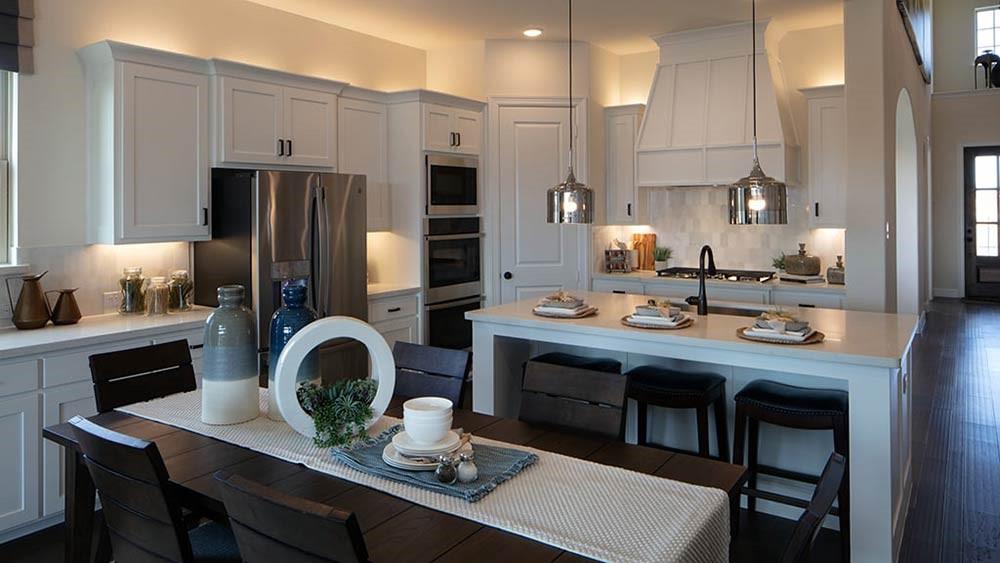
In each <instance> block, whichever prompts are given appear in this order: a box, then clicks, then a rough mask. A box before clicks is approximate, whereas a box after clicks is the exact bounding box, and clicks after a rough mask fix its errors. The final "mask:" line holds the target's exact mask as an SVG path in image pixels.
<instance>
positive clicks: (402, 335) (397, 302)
mask: <svg viewBox="0 0 1000 563" xmlns="http://www.w3.org/2000/svg"><path fill="white" fill-rule="evenodd" d="M368 322H370V323H371V325H372V326H373V327H375V330H377V331H378V332H379V334H381V335H382V336H383V337H384V338H385V340H386V342H388V343H389V347H390V348H392V345H393V344H395V343H396V342H397V341H399V340H402V341H403V342H412V343H414V344H419V343H420V300H419V298H418V295H417V293H416V290H414V293H411V294H407V295H394V296H392V297H379V296H377V295H376V296H374V297H372V298H371V299H369V300H368Z"/></svg>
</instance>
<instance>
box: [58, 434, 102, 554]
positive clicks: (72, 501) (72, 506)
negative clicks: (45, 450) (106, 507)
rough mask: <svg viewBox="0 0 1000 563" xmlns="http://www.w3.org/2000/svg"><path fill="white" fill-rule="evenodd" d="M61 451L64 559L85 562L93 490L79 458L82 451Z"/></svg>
mask: <svg viewBox="0 0 1000 563" xmlns="http://www.w3.org/2000/svg"><path fill="white" fill-rule="evenodd" d="M65 454H66V455H65V456H63V464H64V466H63V468H64V470H65V479H66V485H65V487H66V491H65V495H66V496H65V502H66V513H65V530H66V540H65V541H66V545H65V546H64V548H65V561H66V562H67V563H84V562H86V563H89V562H90V544H91V538H92V535H93V530H94V495H96V494H97V491H96V489H95V488H94V482H93V481H91V479H90V472H89V471H88V470H87V466H86V463H85V462H84V461H83V454H81V453H80V452H78V451H76V450H66V452H65Z"/></svg>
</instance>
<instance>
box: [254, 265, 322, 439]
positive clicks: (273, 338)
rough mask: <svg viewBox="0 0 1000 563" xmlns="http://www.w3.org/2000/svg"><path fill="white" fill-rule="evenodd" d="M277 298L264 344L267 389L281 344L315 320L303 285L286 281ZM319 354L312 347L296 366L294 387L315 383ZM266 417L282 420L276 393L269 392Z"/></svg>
mask: <svg viewBox="0 0 1000 563" xmlns="http://www.w3.org/2000/svg"><path fill="white" fill-rule="evenodd" d="M281 299H282V302H283V305H282V306H281V308H280V309H278V310H277V311H275V312H274V315H273V316H272V317H271V333H270V343H269V348H268V362H267V385H268V388H269V389H274V374H275V370H276V368H277V365H278V357H279V356H281V350H282V349H284V347H285V344H287V343H288V341H289V340H291V339H292V336H294V335H295V333H296V332H298V331H300V330H302V328H303V327H305V326H306V325H307V324H309V323H311V322H313V321H315V320H316V318H317V316H316V312H315V311H313V310H312V309H310V308H309V307H307V306H306V287H305V286H304V285H301V284H298V283H295V282H290V283H286V284H285V286H284V287H283V288H282V289H281ZM319 379H320V373H319V357H318V352H316V351H315V350H313V351H312V352H310V353H309V354H308V355H307V356H306V359H305V360H304V361H303V362H302V365H301V366H299V371H298V376H297V377H296V378H295V384H296V388H297V387H298V386H299V385H302V384H303V383H306V382H314V383H318V382H319ZM268 396H269V400H268V408H267V417H268V418H270V419H271V420H284V418H282V417H281V412H279V411H278V402H277V394H276V393H269V394H268Z"/></svg>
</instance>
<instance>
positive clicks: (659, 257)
mask: <svg viewBox="0 0 1000 563" xmlns="http://www.w3.org/2000/svg"><path fill="white" fill-rule="evenodd" d="M673 255H674V250H673V249H672V248H670V247H669V246H657V247H656V248H654V249H653V260H656V261H657V262H666V261H668V260H670V258H672V257H673Z"/></svg>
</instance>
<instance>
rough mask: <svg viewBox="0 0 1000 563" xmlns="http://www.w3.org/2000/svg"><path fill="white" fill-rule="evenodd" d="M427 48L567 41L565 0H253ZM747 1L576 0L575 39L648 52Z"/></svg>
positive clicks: (816, 13)
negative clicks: (532, 37) (528, 31)
mask: <svg viewBox="0 0 1000 563" xmlns="http://www.w3.org/2000/svg"><path fill="white" fill-rule="evenodd" d="M250 1H251V2H256V3H258V4H263V5H266V6H270V7H272V8H277V9H279V10H284V11H287V12H291V13H293V14H299V15H301V16H305V17H308V18H312V19H316V20H320V21H323V22H326V23H330V24H334V25H337V26H340V27H346V28H348V29H353V30H355V31H359V32H361V33H366V34H368V35H374V36H376V37H380V38H383V39H388V40H390V41H395V42H397V43H402V44H404V45H410V46H413V47H417V48H420V49H425V50H432V49H441V48H446V47H448V46H450V45H454V44H456V43H461V42H465V41H476V40H481V39H512V38H521V39H523V37H522V36H521V31H522V30H524V29H525V28H527V27H541V28H543V29H544V30H545V33H544V35H543V36H542V39H550V40H553V39H555V40H560V39H561V40H565V39H566V30H567V25H566V5H567V3H566V0H250ZM757 14H758V18H766V17H773V18H775V19H777V20H780V21H781V22H782V23H783V24H784V25H785V26H786V27H787V28H788V29H790V30H794V29H805V28H810V27H820V26H825V25H833V24H836V23H840V22H841V21H843V0H758V6H757ZM749 19H750V0H576V2H574V3H573V36H574V37H573V38H574V39H579V40H581V41H588V42H591V43H594V44H597V45H599V46H601V47H603V48H605V49H608V50H609V51H612V52H613V53H616V54H619V55H624V54H630V53H637V52H642V51H649V50H652V49H655V48H656V45H655V44H654V43H653V41H652V40H651V39H650V38H649V37H650V36H651V35H655V34H658V33H664V32H669V31H679V30H682V29H695V28H699V27H708V26H713V25H722V24H727V23H735V22H739V21H747V20H749Z"/></svg>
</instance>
